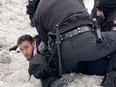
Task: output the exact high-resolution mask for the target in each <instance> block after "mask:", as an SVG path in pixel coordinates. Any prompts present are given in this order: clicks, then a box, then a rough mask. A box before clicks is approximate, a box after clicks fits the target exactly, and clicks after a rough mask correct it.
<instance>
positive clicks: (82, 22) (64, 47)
mask: <svg viewBox="0 0 116 87" xmlns="http://www.w3.org/2000/svg"><path fill="white" fill-rule="evenodd" d="M32 23H33V25H34V26H35V27H36V28H37V31H38V33H39V35H40V38H41V40H42V41H43V42H44V43H45V45H46V46H48V42H49V41H48V34H50V33H52V36H54V35H56V34H57V35H56V38H58V32H56V31H58V30H59V34H60V40H61V44H60V46H61V47H60V53H61V56H60V58H61V62H58V61H59V60H58V58H59V54H56V55H54V56H53V58H52V61H51V64H50V65H49V66H50V68H51V69H52V71H53V72H54V74H49V75H48V74H47V76H46V72H45V71H46V70H45V69H43V70H42V67H33V66H32V67H31V66H30V69H29V71H30V73H31V74H33V75H34V76H35V77H36V78H39V79H42V82H43V85H44V87H50V86H51V87H63V85H64V84H65V83H61V82H60V83H61V84H60V83H59V82H58V83H57V81H55V82H54V80H56V79H58V76H59V75H58V73H57V71H59V69H58V68H59V67H58V66H59V64H60V63H61V66H62V68H60V69H62V73H63V74H64V73H70V72H73V71H74V72H77V73H78V72H83V73H86V74H100V75H101V74H104V73H106V75H105V79H104V81H103V83H102V85H103V87H114V86H116V84H115V83H113V82H114V81H115V73H116V59H115V57H116V52H115V51H116V45H115V44H116V32H115V31H110V32H103V33H102V42H98V41H97V38H96V34H95V32H94V29H93V28H92V26H93V24H92V21H91V17H90V15H89V14H88V12H87V10H86V8H85V6H84V4H83V2H82V1H81V0H68V1H67V0H50V1H49V0H41V2H40V3H39V5H38V7H37V9H36V12H35V14H34V18H33V20H32ZM53 40H55V39H53ZM57 43H60V41H59V42H57ZM57 43H56V44H57ZM57 51H58V49H57ZM106 56H107V57H108V59H107V58H106ZM104 57H105V59H104ZM48 60H49V58H48ZM107 60H110V62H107ZM102 61H105V63H106V64H105V65H103V68H102V69H103V71H102V69H101V68H100V69H99V67H101V66H102V65H101V64H104V63H103V62H102ZM88 63H89V64H88ZM107 63H108V64H107ZM32 65H33V64H32ZM86 65H87V67H86ZM107 65H108V67H107ZM83 67H84V68H83ZM104 67H105V68H104ZM35 68H38V69H36V70H35V72H33V70H34V69H35ZM40 68H41V69H40ZM96 68H97V70H96ZM107 68H108V69H107ZM104 69H105V70H107V71H105V70H104ZM40 70H41V71H40ZM99 71H101V72H99ZM43 76H44V77H43ZM42 77H43V78H42ZM50 77H51V78H50ZM45 83H47V86H45ZM55 83H56V84H55ZM58 84H60V85H58ZM62 84H63V85H62Z"/></svg>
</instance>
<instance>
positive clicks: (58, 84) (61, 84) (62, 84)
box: [50, 77, 73, 87]
mask: <svg viewBox="0 0 116 87" xmlns="http://www.w3.org/2000/svg"><path fill="white" fill-rule="evenodd" d="M72 81H73V79H72V78H67V77H66V78H61V79H58V80H56V81H55V82H53V83H52V84H51V86H50V87H67V86H68V83H70V82H72Z"/></svg>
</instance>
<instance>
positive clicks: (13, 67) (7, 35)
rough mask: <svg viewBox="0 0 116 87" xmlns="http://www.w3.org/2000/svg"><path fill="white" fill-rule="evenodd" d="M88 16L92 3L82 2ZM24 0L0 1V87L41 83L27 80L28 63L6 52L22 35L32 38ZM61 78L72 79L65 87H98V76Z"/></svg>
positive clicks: (15, 52) (17, 55)
mask: <svg viewBox="0 0 116 87" xmlns="http://www.w3.org/2000/svg"><path fill="white" fill-rule="evenodd" d="M84 2H85V3H86V2H87V3H86V7H87V8H88V12H89V13H90V12H91V9H92V7H93V1H92V0H86V1H84ZM26 4H27V0H1V1H0V87H41V82H40V80H38V79H35V78H34V77H33V76H32V77H31V79H30V80H29V75H28V64H29V63H28V61H27V60H26V59H25V58H24V57H23V55H22V54H21V53H17V51H11V52H9V48H10V47H12V46H14V45H15V44H16V41H17V38H18V37H19V36H21V35H23V34H30V35H32V36H34V35H36V34H37V32H36V29H35V28H32V27H31V26H30V20H29V18H28V15H27V14H26V7H25V6H26ZM63 77H66V78H69V79H73V81H72V82H70V83H69V84H68V87H100V83H101V81H102V79H103V77H102V76H96V75H94V76H89V75H83V74H75V73H71V74H69V75H64V76H63Z"/></svg>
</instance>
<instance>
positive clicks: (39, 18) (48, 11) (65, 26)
mask: <svg viewBox="0 0 116 87" xmlns="http://www.w3.org/2000/svg"><path fill="white" fill-rule="evenodd" d="M80 15H81V16H80ZM89 17H90V16H89V14H88V12H87V9H86V8H84V6H83V4H82V0H50V1H49V0H41V1H40V3H39V5H38V7H37V10H36V12H35V15H34V19H33V22H32V23H33V24H34V25H35V27H36V28H37V31H38V33H39V34H40V37H41V39H42V41H43V42H45V44H46V43H47V38H48V36H47V33H48V32H49V31H52V32H55V28H56V25H57V24H59V25H60V29H61V30H60V32H61V33H63V32H65V31H68V30H70V29H72V28H73V27H74V26H80V25H81V24H83V25H84V24H90V19H89Z"/></svg>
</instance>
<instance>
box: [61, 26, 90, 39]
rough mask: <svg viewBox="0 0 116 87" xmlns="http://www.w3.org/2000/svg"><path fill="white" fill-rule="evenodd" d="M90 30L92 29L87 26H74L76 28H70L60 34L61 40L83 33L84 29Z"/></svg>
mask: <svg viewBox="0 0 116 87" xmlns="http://www.w3.org/2000/svg"><path fill="white" fill-rule="evenodd" d="M91 30H92V29H91V27H89V26H82V27H76V28H74V29H73V30H71V31H69V32H66V33H63V34H62V35H61V40H66V39H68V38H71V37H73V36H75V35H78V34H81V33H84V32H86V31H91Z"/></svg>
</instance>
